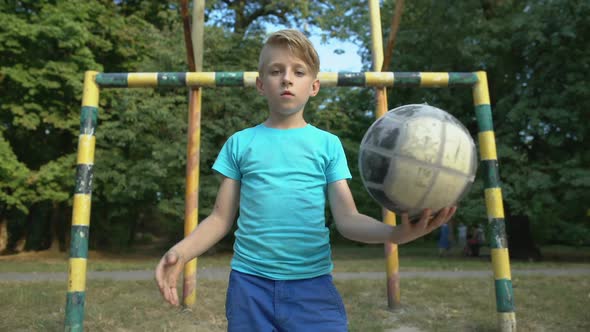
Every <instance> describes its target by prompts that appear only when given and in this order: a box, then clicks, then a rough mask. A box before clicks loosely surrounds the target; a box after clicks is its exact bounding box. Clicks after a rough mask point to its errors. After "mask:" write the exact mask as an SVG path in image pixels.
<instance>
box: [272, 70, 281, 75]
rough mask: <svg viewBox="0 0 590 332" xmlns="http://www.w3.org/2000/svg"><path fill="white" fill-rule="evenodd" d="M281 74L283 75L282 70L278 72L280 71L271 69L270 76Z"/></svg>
mask: <svg viewBox="0 0 590 332" xmlns="http://www.w3.org/2000/svg"><path fill="white" fill-rule="evenodd" d="M280 73H281V71H280V70H278V69H271V70H270V74H271V75H279V74H280Z"/></svg>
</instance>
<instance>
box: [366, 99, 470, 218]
mask: <svg viewBox="0 0 590 332" xmlns="http://www.w3.org/2000/svg"><path fill="white" fill-rule="evenodd" d="M359 169H360V174H361V178H362V181H363V184H364V186H365V188H366V189H367V191H368V192H369V194H370V195H371V197H373V199H375V200H376V201H377V202H378V203H379V204H380V205H382V206H383V207H385V208H386V209H388V210H391V211H393V212H395V213H403V212H407V213H408V214H409V217H410V219H414V220H415V219H416V218H417V217H419V216H420V215H421V214H422V211H423V210H424V209H425V208H430V209H431V210H432V212H433V213H436V212H437V211H439V210H440V209H442V208H444V207H447V206H453V205H456V204H457V203H458V202H459V201H460V200H461V199H462V198H463V197H464V196H465V195H466V194H467V192H468V191H469V188H470V187H471V185H472V184H473V181H474V179H475V172H476V170H477V152H476V149H475V144H474V143H473V139H472V138H471V135H470V134H469V131H467V129H466V128H465V127H464V126H463V125H462V124H461V122H459V121H458V120H457V119H456V118H454V117H453V116H452V115H450V114H449V113H447V112H445V111H443V110H441V109H438V108H436V107H432V106H429V105H426V104H423V105H404V106H401V107H398V108H395V109H393V110H390V111H389V112H387V113H386V114H385V115H384V116H382V117H381V118H379V119H377V120H376V121H375V122H374V123H373V124H372V125H371V127H369V129H368V130H367V132H366V133H365V136H364V137H363V140H362V142H361V146H360V153H359Z"/></svg>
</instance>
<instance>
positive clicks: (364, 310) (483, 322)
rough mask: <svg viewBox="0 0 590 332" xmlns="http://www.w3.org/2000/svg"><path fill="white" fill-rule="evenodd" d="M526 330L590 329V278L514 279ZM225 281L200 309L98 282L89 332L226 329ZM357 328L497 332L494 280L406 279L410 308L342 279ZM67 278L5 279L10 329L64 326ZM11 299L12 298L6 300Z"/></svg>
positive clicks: (144, 288)
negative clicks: (392, 306) (391, 305)
mask: <svg viewBox="0 0 590 332" xmlns="http://www.w3.org/2000/svg"><path fill="white" fill-rule="evenodd" d="M513 285H514V293H515V299H516V305H517V310H516V319H517V324H518V330H519V331H525V332H526V331H572V332H575V331H588V330H590V320H589V319H588V312H587V308H588V307H589V306H590V293H589V292H590V280H588V278H587V276H580V277H576V276H571V277H565V278H563V277H562V278H553V277H533V276H526V277H517V278H514V279H513ZM226 286H227V284H226V282H225V281H208V280H200V281H199V288H198V295H197V296H198V300H197V301H198V308H196V309H194V310H192V311H183V310H180V309H176V308H172V307H170V306H168V305H166V304H164V303H163V301H162V300H161V299H160V295H159V293H158V291H157V289H156V287H155V285H154V283H153V282H148V281H141V282H139V281H138V282H131V281H129V282H114V281H98V280H90V281H89V282H88V284H87V295H86V296H87V303H86V315H85V320H84V326H85V330H87V331H203V332H205V331H207V332H215V331H225V329H226V322H225V309H224V301H225V292H226ZM336 286H337V287H338V289H339V290H340V292H341V294H342V297H343V299H344V302H345V305H346V309H347V312H348V319H349V322H350V331H351V332H352V331H363V332H364V331H395V329H398V328H401V327H402V326H405V327H414V328H418V329H420V330H421V331H440V332H445V331H483V332H486V331H497V328H498V327H497V323H496V319H497V314H496V309H495V300H494V289H493V283H492V282H491V281H490V280H487V279H485V278H480V279H469V278H467V279H444V280H436V279H422V278H416V279H411V280H402V285H401V289H402V304H403V305H402V308H401V309H399V310H397V311H395V312H391V311H389V310H387V309H386V300H385V296H384V294H385V285H384V283H383V282H382V281H374V280H373V281H371V280H354V281H337V282H336ZM65 291H66V285H65V282H63V283H62V282H34V283H23V282H8V283H7V282H5V283H0V298H2V299H4V300H3V301H0V322H2V330H4V331H58V330H63V321H64V308H65V304H64V303H65ZM6 299H10V300H8V301H7V300H6Z"/></svg>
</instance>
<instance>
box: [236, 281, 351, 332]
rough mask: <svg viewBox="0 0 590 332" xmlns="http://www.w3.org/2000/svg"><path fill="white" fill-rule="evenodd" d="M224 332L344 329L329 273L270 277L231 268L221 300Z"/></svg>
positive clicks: (343, 317) (341, 307)
mask: <svg viewBox="0 0 590 332" xmlns="http://www.w3.org/2000/svg"><path fill="white" fill-rule="evenodd" d="M225 314H226V317H227V323H228V331H230V332H233V331H256V332H272V331H276V332H282V331H288V332H291V331H305V332H307V331H322V332H332V331H333V332H342V331H347V330H348V329H347V319H346V311H345V310H344V303H342V298H341V297H340V294H338V290H336V287H335V286H334V283H333V282H332V276H331V275H323V276H319V277H315V278H310V279H302V280H271V279H267V278H262V277H258V276H254V275H250V274H245V273H241V272H238V271H235V270H232V271H231V274H230V276H229V286H228V289H227V299H226V302H225Z"/></svg>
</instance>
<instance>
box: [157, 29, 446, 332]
mask: <svg viewBox="0 0 590 332" xmlns="http://www.w3.org/2000/svg"><path fill="white" fill-rule="evenodd" d="M258 72H259V77H258V79H257V80H256V87H257V89H258V92H259V93H260V94H261V95H263V96H264V97H265V98H266V99H267V101H268V107H269V116H268V118H267V120H266V121H265V122H264V123H262V124H260V125H258V126H256V127H253V128H248V129H245V130H242V131H240V132H237V133H235V134H234V135H233V136H231V137H230V138H229V139H228V140H227V142H226V143H225V145H224V146H223V148H222V149H221V151H220V153H219V156H218V157H217V160H216V161H215V163H214V165H213V169H214V170H216V171H217V172H219V173H220V174H221V175H222V176H223V179H222V181H221V184H220V187H219V191H218V193H217V199H216V201H215V206H214V208H213V211H212V213H211V215H209V216H208V217H207V218H206V219H205V220H203V221H202V222H201V223H200V224H199V226H198V227H197V228H196V229H195V230H194V231H193V232H192V233H191V234H190V235H189V236H187V237H186V238H185V239H183V240H182V241H180V242H179V243H177V244H176V245H175V246H174V247H172V248H171V249H170V250H169V251H168V252H167V253H166V254H165V255H164V257H162V259H161V261H160V263H159V264H158V266H157V268H156V280H157V283H158V287H159V288H160V292H161V293H162V296H163V297H164V298H165V300H166V301H167V302H169V303H171V304H173V305H178V304H179V301H178V294H177V290H176V282H177V279H178V277H179V275H180V272H181V270H182V268H183V266H184V264H185V262H187V261H189V260H190V259H192V258H194V257H197V256H199V255H201V254H202V253H204V252H205V251H207V249H209V248H210V247H211V246H213V245H214V244H215V243H216V242H217V241H219V240H221V239H222V238H223V237H224V236H225V235H226V234H227V232H229V230H230V229H231V227H232V224H233V221H234V217H235V216H236V212H237V210H238V207H239V209H240V210H239V211H240V213H239V218H238V230H237V231H236V233H235V237H236V241H235V243H234V256H233V258H232V262H231V267H232V271H231V274H230V280H229V286H228V291H227V299H226V316H227V320H228V330H229V331H346V330H347V319H346V313H345V310H344V305H343V303H342V299H341V298H340V295H339V294H338V291H337V290H336V288H335V287H334V284H333V282H332V276H331V275H330V273H331V271H332V267H333V265H332V261H331V257H330V256H331V252H330V243H329V231H328V229H327V228H326V226H325V219H324V206H325V200H326V196H327V198H328V200H329V203H330V207H331V210H332V214H333V216H334V219H335V222H336V226H337V229H338V231H339V232H340V233H341V234H342V235H343V236H345V237H347V238H349V239H352V240H356V241H360V242H365V243H384V242H387V241H390V242H393V243H405V242H409V241H411V240H414V239H416V238H418V237H420V236H422V235H425V234H427V233H429V232H431V231H432V230H434V229H435V228H437V227H439V226H440V225H442V224H443V223H446V222H447V221H448V220H449V219H450V218H451V216H452V215H453V214H454V212H455V210H456V208H455V207H452V208H445V209H442V210H441V211H440V212H439V213H438V214H437V215H436V216H435V217H434V218H431V216H430V211H429V210H425V211H424V213H423V214H422V216H421V218H420V220H419V221H418V222H417V223H416V224H412V223H410V222H409V221H408V216H407V214H404V215H402V223H401V224H400V225H398V226H396V227H391V226H389V225H386V224H384V223H381V222H379V221H377V220H375V219H373V218H370V217H368V216H365V215H362V214H359V213H358V211H357V209H356V206H355V203H354V200H353V198H352V195H351V192H350V189H349V187H348V183H347V180H348V179H350V178H351V175H350V171H349V170H348V166H347V163H346V157H345V155H344V150H343V148H342V145H341V143H340V141H339V139H338V138H337V137H336V136H334V135H332V134H330V133H328V132H325V131H322V130H320V129H317V128H315V127H314V126H312V125H310V124H307V123H306V122H305V120H304V118H303V109H304V107H305V104H306V103H307V101H308V99H309V97H312V96H315V95H317V93H318V91H319V89H320V82H319V80H318V79H317V74H318V72H319V59H318V55H317V53H316V51H315V49H314V48H313V45H312V44H311V42H310V41H309V40H308V39H307V38H306V37H305V36H304V35H303V34H302V33H300V32H298V31H296V30H281V31H278V32H276V33H274V34H272V35H271V36H270V37H269V38H268V40H267V41H266V43H265V44H264V46H263V48H262V51H261V53H260V59H259V67H258Z"/></svg>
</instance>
